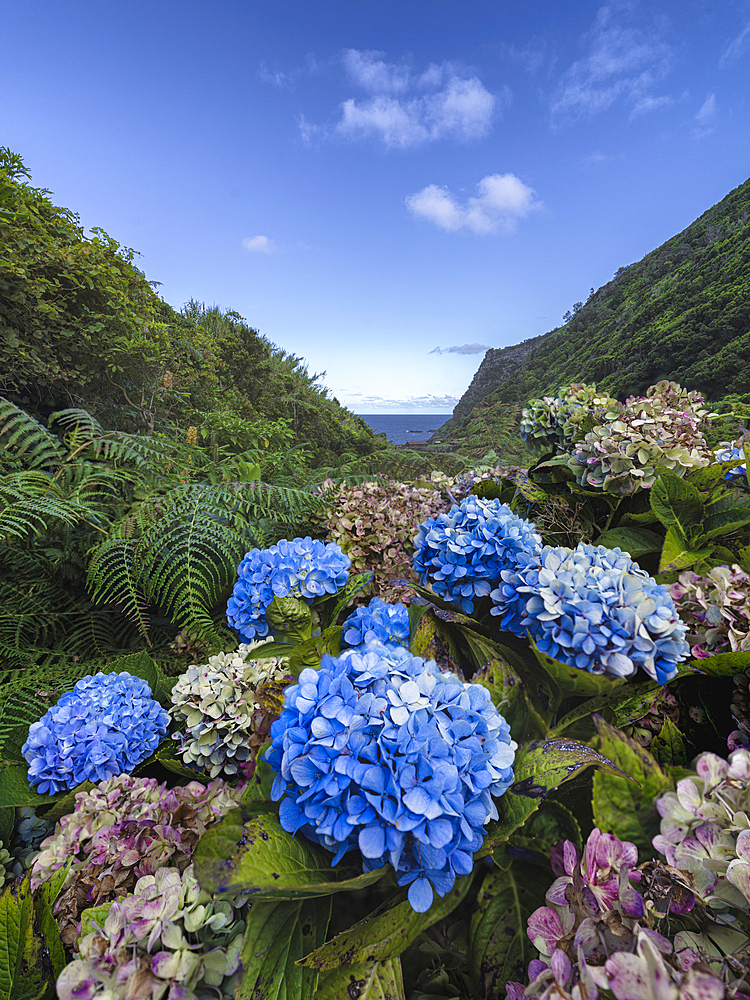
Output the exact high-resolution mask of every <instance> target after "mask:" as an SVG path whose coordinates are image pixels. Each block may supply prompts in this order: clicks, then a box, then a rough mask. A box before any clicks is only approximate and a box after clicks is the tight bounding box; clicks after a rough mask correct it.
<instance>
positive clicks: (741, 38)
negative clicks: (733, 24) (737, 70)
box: [719, 24, 750, 67]
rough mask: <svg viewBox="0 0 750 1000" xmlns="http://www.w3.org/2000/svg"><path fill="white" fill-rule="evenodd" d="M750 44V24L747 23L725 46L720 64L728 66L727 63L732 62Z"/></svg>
mask: <svg viewBox="0 0 750 1000" xmlns="http://www.w3.org/2000/svg"><path fill="white" fill-rule="evenodd" d="M749 46H750V24H746V25H745V27H744V28H743V29H742V31H741V32H740V33H739V35H737V37H736V38H733V39H732V40H731V41H729V42H727V44H726V45H725V46H724V51H723V52H722V54H721V59H719V66H722V67H723V66H726V65H727V63H732V62H734V61H735V60H736V59H739V58H740V56H741V55H742V54H743V53H744V52H745V50H746V49H747V48H748V47H749Z"/></svg>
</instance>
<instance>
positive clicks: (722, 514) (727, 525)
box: [703, 506, 750, 538]
mask: <svg viewBox="0 0 750 1000" xmlns="http://www.w3.org/2000/svg"><path fill="white" fill-rule="evenodd" d="M710 510H711V508H710V507H708V508H707V509H706V519H705V521H704V522H703V532H704V534H705V536H706V538H718V536H719V535H728V534H730V533H731V532H732V531H737V529H738V528H744V527H745V525H746V524H750V509H748V507H746V506H744V507H740V506H737V507H734V508H733V509H731V510H717V511H716V513H710Z"/></svg>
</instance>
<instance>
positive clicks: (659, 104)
mask: <svg viewBox="0 0 750 1000" xmlns="http://www.w3.org/2000/svg"><path fill="white" fill-rule="evenodd" d="M673 103H674V102H673V100H672V98H671V97H669V96H667V95H666V94H663V95H662V96H661V97H651V96H650V95H644V96H643V97H639V98H638V100H637V101H636V102H635V104H634V105H633V110H632V111H631V112H630V117H631V118H637V117H638V116H639V115H645V114H648V113H649V112H650V111H658V110H659V108H666V107H667V105H668V104H673Z"/></svg>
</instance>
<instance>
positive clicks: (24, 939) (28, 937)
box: [0, 875, 55, 1000]
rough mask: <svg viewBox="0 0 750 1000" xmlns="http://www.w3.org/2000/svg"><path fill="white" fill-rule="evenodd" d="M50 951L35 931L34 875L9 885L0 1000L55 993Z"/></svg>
mask: <svg viewBox="0 0 750 1000" xmlns="http://www.w3.org/2000/svg"><path fill="white" fill-rule="evenodd" d="M54 985H55V979H54V975H53V970H52V962H51V960H50V957H49V952H48V950H47V947H46V945H45V942H44V941H43V940H42V938H41V937H40V936H39V935H38V934H35V933H34V904H33V899H32V893H31V883H30V876H29V875H25V876H24V877H23V878H22V879H16V880H15V881H14V882H10V883H9V884H8V885H6V887H5V890H4V891H3V893H2V895H0V1000H42V998H46V997H49V996H54Z"/></svg>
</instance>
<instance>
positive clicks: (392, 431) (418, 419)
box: [359, 413, 452, 444]
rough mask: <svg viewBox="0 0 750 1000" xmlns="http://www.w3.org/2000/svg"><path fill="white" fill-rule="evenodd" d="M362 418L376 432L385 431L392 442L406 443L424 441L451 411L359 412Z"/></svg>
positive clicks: (441, 424) (448, 417)
mask: <svg viewBox="0 0 750 1000" xmlns="http://www.w3.org/2000/svg"><path fill="white" fill-rule="evenodd" d="M359 416H360V417H362V419H363V420H364V421H365V422H366V423H368V424H369V425H370V427H372V429H373V430H374V431H375V433H376V434H379V433H380V432H381V431H385V434H386V437H387V438H388V440H389V441H391V442H392V443H393V444H407V443H408V442H409V441H426V440H427V439H428V438H429V437H430V436H431V435H432V434H433V433H434V432H435V431H436V430H437V429H438V427H442V426H443V424H444V423H445V422H446V420H450V418H451V416H452V414H451V413H360V414H359Z"/></svg>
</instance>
